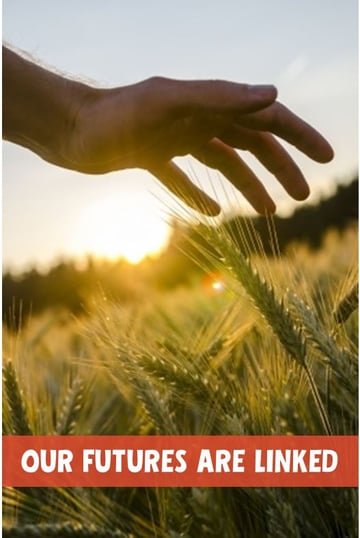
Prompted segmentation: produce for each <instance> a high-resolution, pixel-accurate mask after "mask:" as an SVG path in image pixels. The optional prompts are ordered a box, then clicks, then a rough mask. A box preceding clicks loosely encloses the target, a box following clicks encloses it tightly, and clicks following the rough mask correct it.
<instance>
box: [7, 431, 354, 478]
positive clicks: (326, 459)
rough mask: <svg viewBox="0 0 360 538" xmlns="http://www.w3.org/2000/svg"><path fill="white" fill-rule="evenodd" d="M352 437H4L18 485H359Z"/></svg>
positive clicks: (11, 475) (10, 470) (9, 465)
mask: <svg viewBox="0 0 360 538" xmlns="http://www.w3.org/2000/svg"><path fill="white" fill-rule="evenodd" d="M357 484H358V438H357V437H355V436H331V437H325V436H114V437H112V436H111V437H109V436H64V437H62V436H44V437H41V436H39V437H26V436H5V437H3V485H4V486H13V487H16V486H18V487H20V486H21V487H81V486H82V487H104V486H107V487H115V486H116V487H130V486H131V487H133V486H136V487H145V486H146V487H192V486H201V487H214V486H216V487H320V486H322V487H356V486H357Z"/></svg>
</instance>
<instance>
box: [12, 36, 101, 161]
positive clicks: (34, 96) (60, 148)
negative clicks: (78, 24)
mask: <svg viewBox="0 0 360 538" xmlns="http://www.w3.org/2000/svg"><path fill="white" fill-rule="evenodd" d="M91 90H92V89H91V88H90V87H89V86H87V85H85V84H82V83H79V82H77V81H73V80H70V79H67V78H65V77H62V76H59V75H58V74H56V73H53V72H51V71H48V70H46V69H43V68H42V67H40V66H39V65H37V64H35V63H33V62H30V61H29V60H27V59H26V58H23V57H21V56H19V55H18V54H16V53H15V52H13V51H11V50H9V49H7V48H5V47H3V138H4V139H5V140H8V141H10V142H14V143H16V144H20V145H21V146H23V147H26V148H28V149H30V150H32V151H34V152H35V153H37V154H38V155H39V156H40V157H42V158H43V159H45V160H47V161H49V162H51V163H53V164H57V165H59V166H66V162H65V161H66V145H67V137H68V136H69V133H71V130H72V129H73V125H74V121H75V118H76V115H77V110H78V109H79V107H81V103H83V102H84V99H86V95H88V94H89V93H91Z"/></svg>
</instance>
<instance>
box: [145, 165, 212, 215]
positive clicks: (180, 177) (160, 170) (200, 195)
mask: <svg viewBox="0 0 360 538" xmlns="http://www.w3.org/2000/svg"><path fill="white" fill-rule="evenodd" d="M148 170H149V172H151V173H152V174H153V175H154V176H155V177H157V179H159V180H160V181H161V183H162V184H163V185H165V187H166V188H168V189H169V190H170V191H171V192H172V193H174V194H175V195H176V196H177V197H178V198H180V199H181V200H182V201H183V202H185V204H186V205H188V206H189V207H191V208H192V209H195V210H196V211H199V212H200V213H203V214H204V215H208V216H210V217H215V216H216V215H218V214H219V213H220V206H219V204H218V203H216V202H215V201H214V200H212V198H210V197H209V196H208V195H207V194H205V193H204V192H203V191H202V190H201V189H199V188H198V187H197V186H196V185H194V184H193V183H192V182H191V181H190V179H189V178H188V177H187V175H186V174H185V173H184V172H183V171H182V170H181V169H180V168H179V167H178V166H177V165H176V164H175V163H173V162H172V161H168V162H164V163H159V164H153V165H151V167H148Z"/></svg>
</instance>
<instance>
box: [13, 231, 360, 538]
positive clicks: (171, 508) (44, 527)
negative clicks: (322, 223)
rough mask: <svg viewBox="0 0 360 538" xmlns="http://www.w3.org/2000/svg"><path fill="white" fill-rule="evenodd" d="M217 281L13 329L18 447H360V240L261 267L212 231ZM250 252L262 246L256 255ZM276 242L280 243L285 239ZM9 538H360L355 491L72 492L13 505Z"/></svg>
mask: <svg viewBox="0 0 360 538" xmlns="http://www.w3.org/2000/svg"><path fill="white" fill-rule="evenodd" d="M198 231H199V236H201V237H205V238H206V239H207V240H208V241H209V243H210V244H211V245H212V247H213V248H212V249H210V250H207V249H206V247H204V244H203V243H201V242H197V241H196V239H195V240H194V239H192V244H191V245H189V251H191V252H192V256H193V257H195V258H198V259H199V260H200V263H201V264H202V266H203V267H205V266H206V268H207V278H203V279H201V280H200V279H198V280H194V283H193V285H192V286H191V287H179V288H177V289H176V290H173V291H169V292H162V293H160V292H156V291H154V290H153V291H149V293H147V294H145V295H144V297H143V298H142V299H141V300H140V301H137V302H136V303H134V304H128V305H126V306H124V305H119V304H116V303H115V302H113V301H111V298H109V297H104V296H103V294H101V293H99V295H98V296H97V297H94V298H93V299H92V300H91V301H90V300H89V312H88V315H87V316H84V317H81V318H78V319H75V318H71V319H69V317H66V315H63V316H62V318H60V317H59V316H58V315H56V314H55V313H51V312H49V313H47V314H46V315H43V316H42V317H38V318H34V319H33V320H32V321H31V322H30V323H29V324H28V325H27V326H24V327H23V328H22V329H20V331H18V332H17V333H15V334H14V333H11V332H9V331H7V330H5V333H4V339H3V341H4V367H3V394H4V398H3V399H4V402H3V415H4V416H3V430H4V434H8V435H11V434H17V435H29V434H30V435H49V434H55V435H73V434H79V435H88V434H96V435H118V434H119V435H120V434H127V435H152V434H160V435H161V434H171V435H179V434H182V435H273V434H277V435H304V434H308V435H312V434H325V435H326V434H349V435H350V434H356V433H357V420H358V417H357V409H358V406H357V387H358V378H357V334H358V329H357V316H356V312H355V311H356V309H357V265H356V260H357V255H356V248H357V234H356V231H355V230H354V229H349V230H348V231H346V232H344V233H343V234H342V235H341V236H338V235H337V234H336V233H335V232H333V233H329V234H328V235H327V237H326V239H325V240H324V244H323V246H322V249H321V250H318V251H316V252H312V251H310V250H309V249H308V248H307V247H306V246H304V245H296V246H295V247H294V248H293V249H292V250H291V251H289V252H288V253H287V254H286V255H283V256H278V255H276V241H275V240H274V253H275V255H274V256H273V257H271V258H270V257H265V256H263V255H262V254H261V245H259V244H257V251H258V254H256V255H251V254H250V252H251V251H253V248H250V246H252V245H249V241H252V242H253V243H257V239H256V234H255V232H254V231H251V230H250V233H248V232H249V230H240V235H241V236H242V237H243V241H242V244H241V245H239V244H238V242H237V241H236V240H235V239H234V237H232V235H231V233H230V232H229V231H226V229H225V228H221V229H217V228H212V227H210V226H207V225H199V230H198ZM249 237H250V238H251V239H250V240H249ZM274 237H275V236H274ZM3 502H4V512H3V518H4V536H99V537H100V536H119V537H121V536H124V537H126V536H127V537H130V536H131V537H135V538H145V537H146V538H147V537H149V538H150V537H159V538H160V537H161V538H167V537H169V538H176V537H180V536H182V537H188V538H192V537H211V536H214V537H220V536H221V537H224V538H235V537H242V536H244V537H249V538H258V537H259V538H263V537H269V538H281V537H284V538H285V537H286V538H292V537H293V538H300V537H301V538H302V537H304V538H305V537H306V538H313V537H314V538H324V537H334V538H335V537H344V538H345V537H349V538H350V537H353V536H356V528H357V523H356V520H357V495H356V491H355V490H353V489H349V488H342V489H340V488H328V489H325V488H299V489H297V488H248V489H246V488H243V489H242V488H139V489H136V488H108V489H107V488H102V489H99V488H73V489H61V488H59V489H51V490H46V489H42V488H31V489H25V488H23V489H21V488H19V489H11V488H7V489H5V490H4V493H3Z"/></svg>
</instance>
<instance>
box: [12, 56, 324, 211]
mask: <svg viewBox="0 0 360 538" xmlns="http://www.w3.org/2000/svg"><path fill="white" fill-rule="evenodd" d="M275 99H276V90H275V88H274V87H273V86H250V85H246V84H237V83H232V82H226V81H179V80H172V79H167V78H161V77H154V78H151V79H148V80H145V81H143V82H140V83H137V84H133V85H131V86H124V87H120V88H110V89H99V88H93V87H90V86H88V85H85V84H82V83H79V82H77V81H72V80H69V79H66V78H64V77H61V76H59V75H57V74H54V73H51V72H49V71H47V70H45V69H43V68H41V67H40V66H38V65H36V64H34V63H32V62H29V61H28V60H24V59H23V58H21V57H20V56H18V55H17V54H15V53H14V52H12V51H9V50H8V49H6V48H5V50H4V49H3V136H4V138H5V139H7V140H9V141H12V142H15V143H17V144H20V145H23V146H25V147H27V148H29V149H31V150H32V151H35V152H36V153H38V154H39V155H40V156H41V157H43V158H44V159H46V160H47V161H49V162H52V163H54V164H57V165H59V166H62V167H65V168H69V169H73V170H77V171H80V172H85V173H89V174H102V173H106V172H110V171H114V170H120V169H124V168H133V167H139V168H144V169H146V170H149V171H150V172H151V173H153V175H155V176H156V177H157V178H158V179H159V180H160V181H161V182H162V183H163V184H164V185H165V186H166V187H168V188H169V189H170V190H171V191H172V192H174V193H175V194H176V195H177V196H179V197H180V198H182V199H183V200H184V201H185V202H186V203H187V204H188V205H190V206H191V207H194V208H196V209H198V210H200V211H201V212H203V213H206V214H209V215H215V214H217V213H218V212H219V206H218V204H217V203H216V202H215V201H213V200H211V199H210V198H209V197H208V196H207V195H206V194H205V193H203V192H202V191H201V190H200V189H198V187H196V186H195V185H194V184H193V183H191V181H190V179H189V178H188V177H187V176H186V175H185V173H184V172H183V171H182V170H180V169H179V168H178V167H177V165H176V164H175V163H174V162H173V160H172V159H173V157H175V156H179V155H186V154H191V155H193V156H194V157H195V158H197V159H199V160H201V161H202V162H204V163H205V164H207V165H208V166H211V167H213V168H217V169H219V170H220V171H221V172H222V173H223V174H224V175H225V176H226V177H227V178H228V179H229V180H230V181H231V182H232V183H233V184H234V185H235V186H236V187H237V188H238V189H239V190H241V191H242V192H243V194H244V196H245V197H246V198H247V199H248V200H249V202H250V203H251V204H252V205H253V206H254V208H255V209H256V210H257V211H259V212H260V213H264V212H273V211H274V210H275V204H274V202H273V201H272V199H271V198H270V196H269V195H268V193H267V192H266V190H265V188H264V186H263V185H262V183H261V182H260V181H259V179H258V178H257V177H256V176H255V174H254V173H253V172H252V171H251V170H250V168H249V167H248V166H247V165H246V164H245V163H244V161H243V160H242V159H241V157H240V156H239V155H238V153H237V152H236V151H235V149H234V148H238V149H246V150H249V151H251V152H252V153H253V154H254V155H255V156H256V157H257V158H258V159H259V160H260V161H261V162H262V163H263V164H264V165H265V166H266V167H267V168H268V169H269V170H270V171H271V172H272V173H274V175H275V176H276V177H277V178H278V180H279V181H280V182H281V183H282V184H283V186H284V187H285V189H286V190H287V191H288V192H289V194H290V195H291V196H293V197H294V198H296V199H304V198H305V197H306V196H307V195H308V192H309V191H308V186H307V184H306V181H305V179H304V178H303V176H302V173H301V171H300V170H299V168H298V167H297V165H296V164H295V162H294V161H293V160H292V159H291V157H290V156H289V155H288V153H287V152H286V151H285V149H284V148H283V147H282V146H281V145H280V144H279V142H278V141H277V140H276V139H275V138H274V137H273V135H272V134H270V133H274V134H276V135H278V136H280V137H282V138H284V139H285V140H288V141H289V142H290V143H292V144H293V145H295V146H297V147H298V148H299V149H300V150H301V151H303V152H305V153H306V154H308V155H309V156H310V157H311V158H313V159H315V160H318V161H320V162H326V161H328V160H330V159H331V158H332V155H333V153H332V149H331V147H330V146H329V144H328V143H327V142H326V140H325V139H324V138H323V137H322V136H321V135H320V134H319V133H317V131H315V130H314V129H313V128H312V127H311V126H309V125H308V124H306V123H305V122H303V121H302V120H301V119H300V118H298V117H297V116H295V115H294V114H292V112H290V111H289V110H287V109H286V108H285V107H283V105H281V104H279V103H277V102H275Z"/></svg>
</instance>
